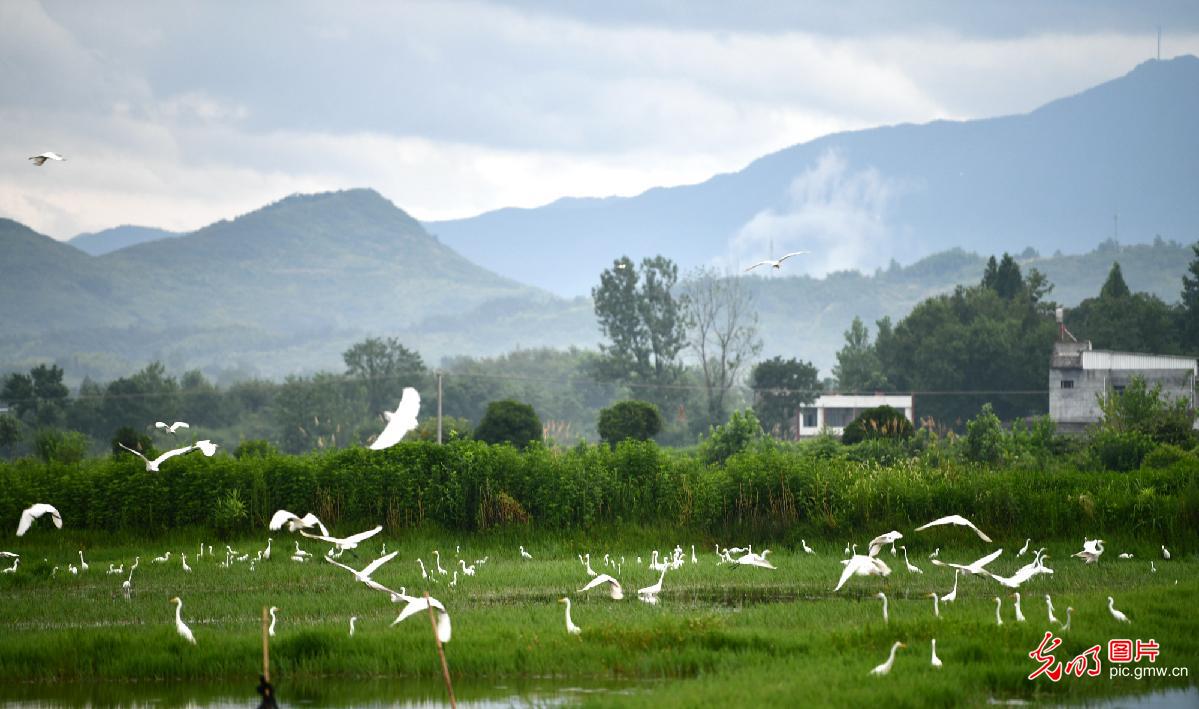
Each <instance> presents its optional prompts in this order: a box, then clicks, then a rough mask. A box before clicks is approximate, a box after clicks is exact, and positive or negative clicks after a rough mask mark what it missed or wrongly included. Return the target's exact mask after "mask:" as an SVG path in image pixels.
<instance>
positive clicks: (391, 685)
mask: <svg viewBox="0 0 1199 709" xmlns="http://www.w3.org/2000/svg"><path fill="white" fill-rule="evenodd" d="M644 685H645V683H644V682H629V681H624V682H621V681H616V680H582V681H580V680H558V679H551V678H546V679H521V680H496V681H494V682H486V681H474V682H470V683H462V682H459V683H456V684H455V686H454V694H455V697H456V699H457V700H458V704H459V706H466V707H485V708H488V709H490V708H493V707H495V708H498V707H533V706H536V707H552V706H561V705H565V704H570V703H573V702H575V701H577V700H578V699H579V698H581V697H583V696H587V695H592V694H607V695H617V694H628V693H632V692H636V691H638V689H639V688H640V687H641V686H644ZM256 686H257V682H256V681H253V680H249V681H246V682H244V683H241V684H234V683H229V682H187V683H184V682H96V683H62V684H45V683H37V684H20V685H15V686H5V687H0V706H4V707H83V706H86V707H118V706H119V707H151V706H152V707H182V706H186V707H245V706H254V705H256V704H257V703H258V700H259V696H258V694H257V693H256V692H255V687H256ZM276 694H277V699H278V702H279V706H281V707H285V706H293V707H329V706H335V707H439V706H448V701H447V698H446V690H445V685H444V684H442V683H441V682H440V681H433V680H428V679H354V680H350V679H340V678H336V679H334V678H330V679H323V680H309V681H305V682H302V683H297V684H293V685H290V686H289V685H288V684H287V683H281V684H280V686H278V687H276Z"/></svg>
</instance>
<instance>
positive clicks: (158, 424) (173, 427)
mask: <svg viewBox="0 0 1199 709" xmlns="http://www.w3.org/2000/svg"><path fill="white" fill-rule="evenodd" d="M154 428H160V429H162V430H164V431H166V432H167V433H169V434H171V435H172V436H173V435H175V431H178V430H179V429H181V428H191V426H189V425H187V423H186V422H184V421H176V422H175V423H171V424H168V423H166V422H165V421H155V422H154Z"/></svg>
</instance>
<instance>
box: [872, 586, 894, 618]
mask: <svg viewBox="0 0 1199 709" xmlns="http://www.w3.org/2000/svg"><path fill="white" fill-rule="evenodd" d="M875 598H880V599H882V601H883V622H884V623H890V622H891V618H890V617H889V616H888V615H887V594H885V593H883V592H882V591H879V592H878V593H877V594H876V595H875Z"/></svg>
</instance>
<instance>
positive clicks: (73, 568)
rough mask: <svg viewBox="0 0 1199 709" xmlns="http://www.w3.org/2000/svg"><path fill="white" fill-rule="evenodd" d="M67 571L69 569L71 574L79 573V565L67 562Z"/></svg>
mask: <svg viewBox="0 0 1199 709" xmlns="http://www.w3.org/2000/svg"><path fill="white" fill-rule="evenodd" d="M67 571H70V572H71V575H72V576H78V575H79V567H77V566H75V565H74V564H67Z"/></svg>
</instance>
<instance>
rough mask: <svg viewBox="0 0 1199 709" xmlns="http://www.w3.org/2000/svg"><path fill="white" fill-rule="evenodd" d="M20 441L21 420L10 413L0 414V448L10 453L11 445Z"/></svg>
mask: <svg viewBox="0 0 1199 709" xmlns="http://www.w3.org/2000/svg"><path fill="white" fill-rule="evenodd" d="M20 442H21V421H20V419H18V418H17V417H16V416H13V415H12V414H0V449H3V450H4V452H5V454H6V455H11V454H12V449H13V446H15V445H16V444H18V443H20Z"/></svg>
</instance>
